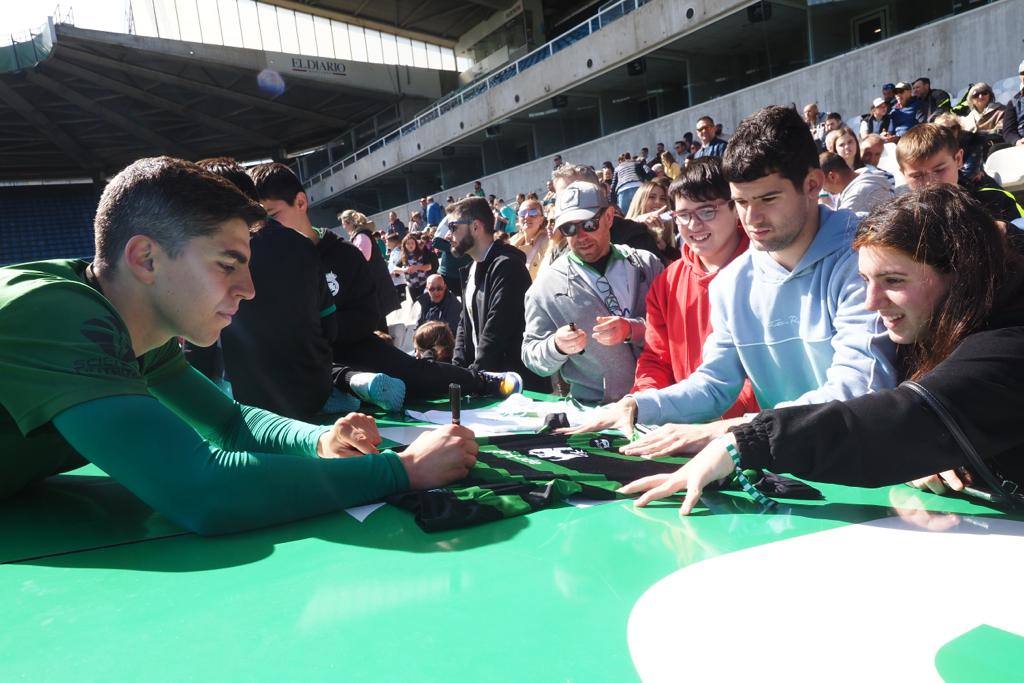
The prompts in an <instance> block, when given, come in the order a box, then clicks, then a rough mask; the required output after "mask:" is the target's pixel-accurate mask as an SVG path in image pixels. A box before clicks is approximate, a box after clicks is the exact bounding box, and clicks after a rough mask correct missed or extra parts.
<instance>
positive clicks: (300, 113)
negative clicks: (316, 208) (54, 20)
mask: <svg viewBox="0 0 1024 683" xmlns="http://www.w3.org/2000/svg"><path fill="white" fill-rule="evenodd" d="M54 52H55V54H57V55H58V56H62V57H71V58H72V59H74V60H75V61H82V62H86V63H88V64H95V65H96V66H101V67H104V68H108V69H117V70H119V71H122V72H124V73H128V74H131V75H133V76H139V77H142V78H149V79H152V80H154V81H157V82H160V83H165V84H169V85H176V86H179V87H181V88H188V89H190V90H195V91H197V92H201V93H204V94H206V95H212V96H214V97H217V98H220V99H225V100H233V101H235V102H240V103H242V104H245V105H247V106H250V107H258V108H261V109H265V110H267V111H272V112H276V113H278V114H282V115H284V116H290V117H292V118H297V119H304V120H307V121H313V122H315V123H319V124H320V125H323V126H330V127H332V128H335V127H338V126H346V125H348V121H345V120H344V119H338V118H335V117H333V116H326V115H324V114H320V113H319V112H315V111H307V110H306V109H301V108H299V107H293V106H291V105H288V104H281V103H280V102H274V101H272V100H265V99H263V98H260V97H254V96H253V95H246V94H245V93H240V92H235V91H233V90H225V89H223V88H221V87H219V86H216V85H210V84H209V83H202V82H200V81H193V80H192V79H190V78H184V77H182V76H175V75H173V74H169V73H164V72H163V71H156V70H154V69H148V68H146V67H143V66H136V65H135V64H128V63H126V62H119V61H117V60H116V59H109V58H107V57H100V56H99V55H94V54H92V53H89V52H83V51H82V50H78V49H75V48H70V47H67V46H59V47H57V48H56V49H55V50H54Z"/></svg>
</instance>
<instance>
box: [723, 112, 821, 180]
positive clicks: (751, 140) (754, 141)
mask: <svg viewBox="0 0 1024 683" xmlns="http://www.w3.org/2000/svg"><path fill="white" fill-rule="evenodd" d="M816 168H818V147H817V145H815V144H814V138H813V137H811V129H810V128H808V127H807V123H806V122H805V121H804V120H803V118H801V116H800V114H798V113H797V112H796V111H794V110H793V109H790V108H789V107H780V106H770V107H765V108H764V109H762V110H760V111H758V112H756V113H754V114H751V115H750V116H748V117H747V118H745V119H743V121H742V122H740V125H739V126H737V128H736V133H735V134H734V135H733V136H732V138H731V139H730V140H729V146H728V147H726V148H725V156H724V157H723V159H722V172H723V174H724V175H725V179H726V180H727V181H728V182H730V183H749V182H753V181H755V180H758V179H760V178H764V177H765V176H767V175H771V174H772V173H778V174H780V175H781V176H782V177H783V178H785V179H786V180H788V181H789V182H791V183H793V186H794V187H796V188H797V189H798V190H799V189H800V188H801V187H802V185H803V182H804V179H805V178H806V177H807V173H808V172H809V171H811V170H813V169H816Z"/></svg>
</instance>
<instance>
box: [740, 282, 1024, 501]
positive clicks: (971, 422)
mask: <svg viewBox="0 0 1024 683" xmlns="http://www.w3.org/2000/svg"><path fill="white" fill-rule="evenodd" d="M1022 359H1024V274H1022V273H1021V272H1019V271H1017V272H1011V273H1009V274H1008V275H1007V284H1006V285H1005V286H1004V287H1003V288H1002V292H1001V296H1000V297H999V303H998V304H997V307H996V311H995V312H994V313H993V315H992V317H991V318H990V321H989V324H988V326H987V327H986V328H985V329H984V330H981V331H979V332H976V333H974V334H972V335H970V336H969V337H967V338H966V339H965V340H964V341H963V342H962V343H961V344H960V345H959V346H958V347H957V348H956V349H955V350H954V351H953V353H952V354H950V356H949V357H948V358H946V359H945V360H944V361H942V362H941V363H939V364H938V365H937V366H936V367H935V369H933V370H932V371H931V372H929V373H928V374H927V375H925V376H924V377H923V378H921V379H920V380H919V384H921V385H922V386H924V387H925V388H926V389H928V390H929V391H930V392H931V393H932V394H934V395H935V397H936V398H938V399H939V400H940V401H941V402H942V404H943V405H944V406H945V407H946V408H947V410H949V411H950V413H952V415H953V417H954V418H955V419H956V421H957V423H958V424H959V425H960V428H961V429H962V430H963V431H964V433H965V434H966V435H967V437H968V439H970V441H971V443H972V444H973V445H974V447H975V449H977V451H978V452H979V454H981V456H982V457H983V458H986V459H990V458H995V459H998V460H999V461H1000V463H1004V464H1006V465H1008V467H1006V468H1004V473H1005V474H1008V475H1011V476H1020V474H1021V473H1022V472H1024V430H1022V429H1021V428H1020V401H1021V396H1024V361H1022ZM734 432H735V434H736V441H737V443H738V445H739V447H740V454H741V461H742V464H743V467H755V468H760V467H764V468H767V469H769V470H772V471H774V472H790V473H793V474H796V475H799V476H803V477H807V478H808V479H813V480H816V481H826V482H834V483H837V484H851V485H855V486H883V485H887V484H897V483H901V482H905V481H910V480H912V479H916V478H918V477H922V476H926V475H929V474H935V473H936V472H942V471H945V470H948V469H951V468H954V467H958V466H960V465H963V464H965V460H966V458H965V456H964V455H963V454H962V453H961V451H960V448H959V447H958V446H957V444H956V442H955V441H954V440H953V438H952V436H951V435H950V434H949V432H948V431H947V429H946V428H945V426H944V425H943V423H942V422H941V421H940V420H939V418H938V417H937V416H936V415H935V414H934V413H933V412H932V410H931V409H930V408H929V407H928V406H926V405H925V404H924V403H923V402H922V400H921V399H920V398H919V397H918V396H917V395H916V394H914V393H913V392H912V391H911V390H910V389H908V388H906V387H898V388H896V389H889V390H886V391H879V392H876V393H873V394H867V395H865V396H861V397H859V398H855V399H852V400H850V401H832V402H831V403H825V404H820V405H809V406H794V407H790V408H780V409H778V410H766V411H764V412H762V413H761V414H759V415H758V416H757V417H756V418H754V420H753V421H752V422H750V423H748V424H746V425H742V426H740V427H737V428H735V429H734ZM1007 470H1008V471H1007Z"/></svg>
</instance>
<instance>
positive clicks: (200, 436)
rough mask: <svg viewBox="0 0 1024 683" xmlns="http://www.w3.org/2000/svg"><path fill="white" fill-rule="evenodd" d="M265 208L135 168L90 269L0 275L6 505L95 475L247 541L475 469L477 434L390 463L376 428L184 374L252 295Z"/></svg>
mask: <svg viewBox="0 0 1024 683" xmlns="http://www.w3.org/2000/svg"><path fill="white" fill-rule="evenodd" d="M265 217H266V214H265V212H264V211H263V209H262V208H261V207H260V206H259V204H257V203H255V202H253V201H252V200H250V199H249V198H248V197H246V196H245V195H244V194H242V192H240V191H239V190H238V189H236V188H235V187H234V186H233V185H232V184H231V183H229V182H228V181H226V180H224V179H222V178H219V177H218V176H215V175H213V174H211V173H209V172H207V171H204V170H203V169H201V168H200V167H199V166H197V165H195V164H192V163H190V162H185V161H181V160H178V159H172V158H169V157H158V158H151V159H140V160H139V161H136V162H135V163H133V164H131V165H130V166H128V167H127V168H126V169H124V170H123V171H121V172H120V173H119V174H118V175H117V176H115V177H114V178H113V179H112V180H111V181H110V182H109V183H108V185H107V187H106V189H105V190H104V192H103V195H102V197H101V199H100V203H99V207H98V209H97V212H96V219H95V234H96V258H95V260H94V261H93V262H92V263H87V262H85V261H80V260H59V261H43V262H38V263H28V264H22V265H14V266H7V267H4V268H0V377H2V378H3V380H2V381H0V501H2V502H0V504H3V505H8V504H15V503H13V502H12V501H8V500H5V499H8V498H10V497H11V496H12V495H14V494H16V493H19V492H21V491H23V490H24V489H25V488H26V487H28V486H29V485H31V484H33V483H35V482H37V481H39V480H41V479H43V478H45V477H48V476H50V475H53V474H58V473H60V472H66V471H69V470H71V469H75V468H77V467H80V466H82V465H84V464H86V463H87V462H92V463H94V464H95V465H96V466H98V467H99V468H100V469H102V470H104V471H105V472H106V473H107V474H109V475H110V476H111V477H113V478H114V479H116V480H118V481H119V482H120V483H121V484H123V485H124V486H125V487H127V488H128V489H129V490H131V491H132V492H133V493H134V494H135V495H137V496H138V497H139V498H141V499H142V500H143V501H145V502H146V503H148V504H149V505H151V506H152V507H153V508H155V509H156V510H157V511H159V512H161V513H163V514H164V515H165V516H167V517H168V518H169V519H171V520H172V521H174V522H176V523H177V524H179V525H181V526H182V527H184V528H186V529H188V530H191V531H194V532H197V533H201V534H217V533H227V532H233V531H240V530H244V529H250V528H254V527H259V526H265V525H269V524H275V523H279V522H286V521H290V520H294V519H299V518H302V517H307V516H311V515H316V514H320V513H324V512H329V511H333V510H340V509H343V508H346V507H350V506H352V505H357V504H361V503H365V502H368V501H371V500H376V499H379V498H381V497H383V496H386V495H390V494H393V493H397V492H401V491H404V490H407V489H410V488H411V489H419V488H426V489H430V488H434V487H437V486H443V485H445V484H447V483H449V482H452V481H455V480H457V479H459V478H461V477H463V476H465V474H466V473H467V472H468V470H469V468H470V467H471V466H472V465H473V463H474V462H475V454H476V451H477V446H476V443H475V442H474V441H473V435H472V432H470V431H469V430H466V429H464V428H461V427H459V428H457V427H454V426H452V427H443V428H441V429H439V430H436V431H434V432H431V433H429V434H427V435H424V437H421V438H420V439H417V440H416V441H414V442H413V443H412V444H411V445H410V446H409V447H408V449H406V451H405V452H403V453H402V454H401V455H396V454H395V453H393V452H390V451H379V449H378V446H379V444H380V442H381V438H380V435H379V434H378V432H377V428H376V425H375V424H374V421H373V419H372V418H370V417H368V416H365V415H360V414H357V413H351V414H349V415H347V416H345V417H343V418H341V419H340V420H338V421H337V422H335V423H334V424H333V425H326V426H321V425H312V424H306V423H304V422H299V421H296V420H290V419H287V418H283V417H281V416H279V415H275V414H274V413H270V412H268V411H265V410H261V409H258V408H253V407H250V406H245V405H241V404H239V403H237V402H235V401H233V400H231V399H230V398H228V397H227V396H225V395H224V394H223V393H221V392H220V390H219V389H217V387H216V386H215V385H213V384H212V383H211V382H210V381H209V380H207V379H206V378H205V377H203V375H201V374H200V373H199V372H198V371H196V370H195V369H193V368H192V367H190V366H189V365H188V363H187V362H186V361H185V358H184V356H183V355H182V350H181V344H180V341H179V338H181V337H183V338H185V339H187V340H189V341H191V342H193V343H195V344H197V345H199V346H208V345H210V344H212V343H213V342H214V341H216V339H217V337H218V336H219V334H220V331H221V330H222V329H223V328H224V327H226V326H227V325H228V324H229V323H230V322H231V317H232V315H234V313H235V312H236V311H237V310H238V305H239V303H240V302H241V301H242V300H244V299H251V298H252V297H253V296H254V294H255V292H254V288H253V284H252V279H251V277H250V275H249V268H248V260H249V257H250V251H249V232H250V229H251V228H252V227H253V226H255V225H257V224H259V223H260V222H261V221H263V220H264V219H265Z"/></svg>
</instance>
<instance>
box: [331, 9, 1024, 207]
mask: <svg viewBox="0 0 1024 683" xmlns="http://www.w3.org/2000/svg"><path fill="white" fill-rule="evenodd" d="M666 4H667V5H678V7H679V8H680V11H684V10H685V6H686V4H685V3H674V2H669V3H651V4H650V5H647V6H645V7H644V8H641V9H640V10H638V11H637V12H634V13H633V14H635V15H640V14H641V12H643V11H644V10H646V9H648V8H658V7H661V8H662V11H663V12H665V13H671V8H670V7H669V8H666V7H664V5H666ZM731 9H733V8H732V7H730V10H731ZM652 14H654V13H652ZM630 16H632V15H630ZM658 16H661V15H660V14H658ZM628 18H629V16H627V17H625V18H624V19H628ZM635 19H636V21H637V22H639V23H642V24H643V25H644V30H647V29H649V28H650V27H648V26H647V24H646V21H642V22H641V21H640V20H641V19H643V17H640V16H637V17H635ZM620 21H621V20H620ZM1022 26H1024V0H1001V1H1000V2H997V3H993V4H991V5H988V6H985V7H981V8H978V9H975V10H972V11H970V12H968V13H965V14H962V15H958V16H955V17H950V18H948V19H943V20H942V21H938V22H936V23H934V24H931V25H928V26H923V27H921V28H918V29H915V30H913V31H909V32H907V33H903V34H901V35H898V36H895V37H893V38H890V39H888V40H885V41H883V42H880V43H876V44H875V45H871V46H869V47H865V48H861V49H859V50H854V51H852V52H848V53H846V54H843V55H840V56H838V57H835V58H833V59H829V60H827V61H824V62H820V63H817V64H814V65H812V66H809V67H806V68H804V69H801V70H799V71H795V72H792V73H789V74H786V75H784V76H780V77H778V78H774V79H772V80H769V81H765V82H763V83H759V84H758V85H755V86H752V87H749V88H745V89H743V90H739V91H736V92H734V93H730V94H729V95H725V96H723V97H719V98H716V99H713V100H709V101H707V102H703V103H701V104H700V105H697V106H695V107H691V108H689V109H685V110H682V111H679V112H676V113H674V114H669V115H667V116H663V117H661V118H658V119H655V120H653V121H649V122H647V123H644V124H642V125H639V126H634V127H633V128H629V129H626V130H622V131H619V132H617V133H613V134H611V135H608V136H605V137H603V138H599V139H597V140H593V141H591V142H587V143H585V144H582V145H578V146H576V147H570V148H568V149H565V150H563V151H561V152H560V154H561V155H562V158H563V159H565V160H566V161H567V162H571V163H583V164H591V165H595V166H597V165H600V163H601V162H602V161H605V160H609V161H612V162H614V161H615V158H616V157H617V156H618V155H619V154H620V153H622V152H623V151H627V150H628V151H632V152H635V151H636V150H638V149H640V148H641V147H644V146H646V147H650V148H651V149H653V148H654V143H655V142H664V143H665V144H666V145H667V146H668V147H669V149H671V145H672V141H674V140H676V139H678V138H680V137H682V134H683V133H684V132H686V131H688V130H693V126H694V123H695V122H696V120H697V118H699V117H700V116H703V115H705V114H708V115H711V116H712V117H714V119H715V121H717V122H721V123H722V124H723V125H724V129H725V132H726V134H728V133H729V132H730V131H731V130H733V129H734V128H735V126H736V125H737V124H738V123H739V122H740V121H741V120H742V119H743V118H744V117H745V116H747V115H748V114H750V113H752V112H754V111H756V110H757V109H759V108H761V107H763V106H765V105H768V104H773V103H774V104H784V105H788V104H791V103H796V104H797V105H798V106H802V105H803V104H806V103H807V102H812V101H816V102H818V103H819V105H820V106H821V110H822V111H838V112H840V113H842V114H843V117H844V119H849V118H850V117H852V116H854V115H857V114H860V113H862V112H865V111H867V109H868V107H869V106H870V101H871V99H873V98H874V97H877V96H878V94H880V90H881V85H882V84H883V83H886V82H895V81H899V80H905V81H908V82H909V81H911V80H912V79H914V78H917V77H919V76H928V77H929V78H930V79H931V81H932V84H933V85H934V86H935V87H938V88H942V89H945V90H949V91H951V92H952V93H955V92H957V91H959V90H961V89H962V88H964V87H966V85H967V84H968V83H970V82H977V81H981V80H984V81H987V82H989V83H991V84H994V83H995V82H997V81H999V80H1002V79H1004V78H1007V77H1010V76H1015V75H1016V73H1017V71H1016V70H1017V67H1018V65H1019V64H1020V61H1021V59H1022V58H1024V41H1022V38H1021V27H1022ZM639 28H640V27H639V25H638V26H637V29H638V30H639ZM638 35H643V34H642V33H639V34H638ZM595 37H596V36H595ZM569 51H570V50H566V51H565V52H569ZM648 51H649V50H648ZM556 57H557V55H556ZM631 58H632V57H631ZM552 66H555V65H554V64H552ZM536 68H539V67H535V69H536ZM533 71H534V70H533V69H531V70H530V72H529V75H527V76H525V78H527V79H533V78H534V75H533ZM520 78H523V77H520ZM515 80H517V79H513V80H512V81H510V82H506V83H504V84H502V86H499V88H498V90H500V89H501V88H504V87H506V86H511V87H515ZM489 94H491V93H489ZM554 94H557V93H556V92H551V93H550V94H549V95H548V96H550V95H554ZM463 106H464V107H465V106H468V105H463ZM461 109H462V108H461V107H460V110H461ZM460 118H461V114H454V115H449V116H446V117H442V118H441V119H439V121H436V122H434V123H439V122H441V121H444V120H445V119H451V120H452V121H451V124H450V125H454V126H456V127H457V126H458V123H457V122H458V120H459V119H460ZM501 118H502V114H501V113H500V111H498V112H494V113H492V117H491V118H490V119H488V120H487V122H486V123H485V124H484V125H489V124H490V123H492V122H494V121H497V120H500V119H501ZM414 137H418V136H410V137H409V138H406V139H404V140H403V143H402V144H403V145H404V144H407V143H406V142H405V140H409V141H410V142H409V144H412V145H415V144H416V143H415V140H414V139H413V138H414ZM443 139H444V144H448V143H449V142H450V141H451V140H452V139H453V138H447V137H446V138H443ZM389 147H390V146H389ZM378 155H379V153H378V154H374V155H370V157H367V159H370V158H376V157H378ZM551 156H554V155H553V154H552V155H550V156H549V157H545V158H543V159H536V160H534V161H531V162H528V163H525V164H522V165H520V166H516V167H514V168H510V169H507V170H505V171H501V172H499V173H495V174H493V175H490V176H484V177H482V178H480V181H481V182H482V184H483V188H484V190H485V191H486V192H487V193H488V194H494V195H496V196H498V197H503V198H505V199H506V200H510V199H514V198H515V195H516V193H518V192H530V191H536V192H538V193H539V194H541V195H542V196H543V189H544V185H545V182H546V181H547V179H548V178H549V177H550V173H551ZM367 159H363V160H362V161H366V160H367ZM376 164H377V165H378V166H379V165H380V161H376ZM387 165H388V167H389V168H390V167H391V162H388V164H387ZM350 168H353V167H350ZM346 171H348V169H346ZM471 190H472V183H469V184H465V185H457V186H454V187H450V188H446V189H444V190H440V191H437V192H435V193H434V196H435V197H436V198H437V199H438V201H439V202H443V200H444V198H445V197H447V196H449V195H451V196H454V197H455V198H459V197H461V196H465V195H466V194H467V193H469V192H470V191H471ZM418 208H419V204H418V202H412V203H409V204H403V205H399V206H395V207H392V208H391V209H388V211H392V210H393V211H397V212H398V214H399V216H400V217H401V219H402V220H403V221H405V220H406V219H407V218H408V214H409V213H410V212H411V211H414V210H418ZM388 211H382V212H381V213H379V214H375V215H374V216H373V219H374V221H375V222H376V224H377V225H378V226H380V227H384V226H386V225H387V212H388Z"/></svg>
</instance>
